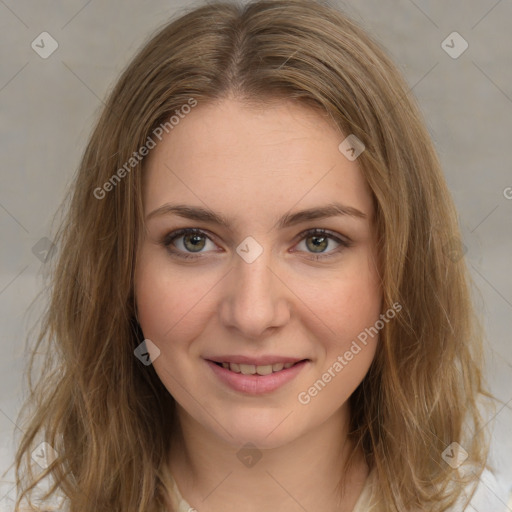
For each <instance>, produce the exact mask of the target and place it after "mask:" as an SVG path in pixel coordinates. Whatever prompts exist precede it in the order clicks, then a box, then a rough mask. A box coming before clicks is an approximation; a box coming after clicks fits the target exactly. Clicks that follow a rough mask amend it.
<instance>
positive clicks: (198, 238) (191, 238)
mask: <svg viewBox="0 0 512 512" xmlns="http://www.w3.org/2000/svg"><path fill="white" fill-rule="evenodd" d="M188 242H191V243H192V246H191V247H189V246H188V245H187V243H188ZM185 247H187V249H190V250H192V251H193V252H198V251H200V250H201V249H202V248H203V247H204V238H203V236H202V235H196V234H192V235H186V236H185Z"/></svg>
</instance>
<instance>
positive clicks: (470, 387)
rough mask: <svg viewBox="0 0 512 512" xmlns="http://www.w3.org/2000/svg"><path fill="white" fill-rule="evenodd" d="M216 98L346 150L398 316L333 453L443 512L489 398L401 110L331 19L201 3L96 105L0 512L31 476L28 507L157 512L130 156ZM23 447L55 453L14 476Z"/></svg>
mask: <svg viewBox="0 0 512 512" xmlns="http://www.w3.org/2000/svg"><path fill="white" fill-rule="evenodd" d="M227 97H236V98H239V99H242V100H244V101H246V102H250V103H253V104H262V103H264V102H266V101H268V100H273V99H281V100H287V101H294V102H300V103H301V104H304V105H307V106H309V107H310V108H312V109H316V110H317V111H319V112H322V113H323V114H324V115H327V116H329V118H330V119H332V121H333V122H334V123H335V125H336V126H337V127H339V129H340V131H341V133H343V134H345V136H347V135H348V134H354V135H355V136H356V137H357V138H358V139H360V140H361V141H362V142H363V143H364V145H365V147H366V149H365V151H364V152H363V153H362V154H361V155H360V156H359V158H358V164H359V166H360V168H361V172H362V173H363V174H364V176H365V179H366V180H367V182H368V184H369V187H370V189H371V192H372V196H373V201H374V205H375V212H376V215H375V223H376V224H375V225H376V229H377V232H378V235H379V236H378V251H379V265H380V267H379V271H380V277H381V282H382V289H383V311H386V310H388V309H389V308H390V307H392V305H393V304H394V303H395V302H397V301H398V302H399V303H400V304H401V305H402V311H401V312H400V314H399V315H397V316H396V318H395V319H394V320H393V321H392V322H388V323H386V325H385V327H384V329H382V331H381V333H380V342H379V344H378V348H377V352H376V355H375V358H374V360H373V362H372V364H371V367H370V369H369V371H368V373H367V375H366V376H365V378H364V379H363V381H362V382H361V384H360V385H359V387H358V388H357V389H356V391H355V392H354V393H353V394H352V396H351V397H350V399H349V401H350V408H351V425H350V434H349V435H350V438H351V439H353V441H354V443H353V446H354V452H353V454H354V453H355V450H356V449H361V448H362V449H363V452H364V455H365V458H366V461H367V463H368V465H369V467H370V469H373V470H374V471H375V472H376V474H377V480H376V482H377V487H376V492H377V497H378V498H379V500H380V503H381V507H382V510H383V511H385V512H392V511H393V512H397V511H401V512H403V511H404V510H412V509H415V508H418V509H421V510H429V511H431V512H438V511H439V512H440V511H446V510H448V509H449V508H450V507H451V506H453V505H454V504H455V502H456V500H458V499H459V498H461V497H464V495H465V494H464V493H465V489H466V487H467V486H468V485H469V486H470V487H472V489H473V490H472V491H471V492H470V493H469V494H467V496H468V498H467V501H469V499H470V498H471V497H472V495H473V494H474V489H475V487H476V485H472V486H471V485H470V484H476V483H477V481H478V479H479V477H480V475H481V472H482V471H483V470H484V469H485V467H486V464H487V462H486V461H487V455H488V449H489V443H488V440H487V435H486V432H485V429H484V421H483V417H482V416H481V413H480V412H479V408H478V405H479V399H480V398H481V397H489V398H492V395H491V394H490V393H489V392H488V391H486V389H485V382H484V379H483V373H482V368H483V348H482V346H483V343H482V341H483V333H482V329H481V322H480V321H479V320H478V318H477V317H476V315H475V312H474V310H475V308H474V306H473V301H472V296H471V281H470V278H469V273H468V271H467V267H466V264H465V261H464V258H463V257H462V252H461V250H460V234H459V229H458V222H457V215H456V211H455V209H454V206H453V202H452V199H451V196H450V194H449V191H448V189H447V186H446V183H445V180H444V177H443V174H442V171H441V168H440V164H439V161H438V158H437V156H436V153H435V150H434V148H433V144H432V141H431V138H430V136H429V134H428V131H427V130H426V128H425V126H424V122H423V120H422V116H421V114H420V111H419V109H418V107H417V106H416V104H415V101H414V100H413V99H412V98H411V94H410V90H409V88H408V86H407V84H406V83H405V81H404V80H403V78H402V77H401V76H400V73H399V72H398V71H397V69H396V68H395V66H394V65H393V64H392V63H391V61H390V60H389V58H388V57H387V56H386V54H385V52H384V51H383V50H382V49H381V48H380V46H379V45H378V44H377V43H376V42H374V41H373V40H372V39H371V38H370V37H369V36H368V35H367V34H366V33H365V32H364V31H363V30H362V29H361V28H360V27H359V26H358V25H357V24H355V23H354V22H353V21H351V20H350V19H348V18H347V17H346V16H345V15H344V14H342V13H341V12H339V11H338V10H337V9H334V8H333V7H330V6H328V5H326V4H324V3H320V2H315V1H307V0H263V1H255V2H250V3H248V4H246V5H236V4H234V3H229V2H220V3H219V2H216V3H212V2H209V3H208V5H205V6H202V7H199V8H195V9H193V10H190V11H189V12H187V13H185V14H183V15H181V16H180V17H179V18H177V19H175V20H173V21H172V22H170V23H167V24H166V25H165V26H164V27H163V28H162V29H160V30H159V32H158V33H157V34H156V35H154V36H153V37H152V38H151V39H150V40H149V42H147V44H146V45H145V46H144V47H143V48H142V49H141V50H140V52H139V53H138V54H137V55H136V56H135V58H134V59H133V60H132V62H131V63H130V64H129V65H128V67H127V68H126V70H125V71H124V72H123V74H122V76H121V77H120V79H119V80H118V82H117V84H116V86H115V87H114V89H113V90H112V92H111V93H110V95H109V98H108V101H107V102H106V105H105V108H104V109H103V111H102V113H101V116H100V117H99V120H98V122H97V124H96V127H95V129H94V131H93V133H92V136H91V138H90V141H89V142H88V145H87V147H86V150H85V153H84V155H83V158H82V162H81V165H80V168H79V171H78V174H77V176H76V179H75V181H74V183H73V187H72V190H71V192H70V195H69V201H68V202H66V203H65V204H64V205H63V206H64V207H65V212H66V213H65V218H64V220H63V221H62V223H61V224H60V227H59V229H58V231H57V233H56V236H55V240H54V241H55V242H56V244H57V247H58V252H57V256H56V257H54V259H53V260H54V264H53V268H52V271H51V282H50V289H49V294H48V297H49V300H48V303H47V309H46V312H45V314H44V316H43V318H42V321H41V325H40V333H39V335H38V336H37V337H34V342H33V343H32V345H33V346H32V345H31V349H30V351H31V354H32V355H31V360H30V364H29V367H28V369H27V374H28V383H29V384H28V385H29V393H30V396H28V397H27V402H26V404H25V405H24V408H23V409H22V411H21V413H20V419H19V424H20V425H21V424H22V425H23V430H24V434H23V436H22V439H21V440H20V442H19V446H18V448H17V454H16V461H15V462H16V483H17V485H18V489H19V494H18V500H17V503H16V510H17V511H18V510H21V509H20V508H18V507H20V506H21V503H22V501H23V500H26V502H28V503H29V504H30V506H31V508H30V510H44V508H37V507H38V505H35V504H34V503H32V501H33V500H31V496H32V495H33V493H35V492H36V489H38V486H39V484H40V483H41V482H43V481H44V480H45V479H46V478H48V479H50V482H51V485H50V486H49V487H48V488H47V492H46V495H45V496H41V500H42V502H44V500H45V499H46V498H49V497H52V496H53V495H55V494H56V493H61V496H62V498H63V499H65V501H66V503H68V505H69V510H71V511H72V512H90V511H91V510H94V511H95V512H116V511H119V512H121V511H122V512H132V511H133V512H153V511H154V512H157V511H163V510H164V507H165V505H166V503H167V502H166V498H165V496H166V493H168V492H170V488H169V484H168V479H167V477H166V475H167V474H168V473H167V471H168V469H169V468H168V465H167V463H168V453H169V449H170V433H171V435H172V432H173V428H174V426H175V419H176V415H175V402H174V399H173V398H172V396H171V395H170V394H169V392H168V391H167V390H166V388H165V387H164V386H163V384H162V383H161V381H160V379H159V378H158V376H157V374H156V372H155V371H154V369H153V367H146V366H144V365H143V364H141V362H140V361H139V359H138V358H137V357H135V356H134V349H135V348H136V347H137V346H138V345H139V344H140V343H141V341H142V340H143V334H142V332H141V330H140V327H139V325H138V323H137V321H136V311H135V297H134V291H133V281H134V266H135V261H136V257H137V252H138V247H139V244H140V240H141V234H143V229H144V224H143V207H142V193H141V191H142V175H143V172H144V164H145V160H144V159H140V161H130V158H132V156H133V154H134V153H137V152H139V150H140V148H141V147H143V146H144V145H145V144H147V142H148V137H151V136H152V134H153V133H154V130H155V129H156V128H157V127H158V126H160V125H161V123H165V122H166V121H168V120H169V118H170V116H171V115H173V114H174V113H175V112H176V110H179V109H180V108H181V107H182V106H183V105H185V104H187V103H189V102H190V99H191V98H192V99H193V100H194V101H197V104H199V105H201V104H206V103H208V102H212V101H215V100H218V99H224V98H227ZM341 140H342V139H340V142H341ZM126 162H130V165H129V167H126ZM123 166H125V167H124V169H125V171H126V172H125V173H121V174H122V179H120V180H116V181H112V177H113V175H115V174H116V173H118V174H117V175H118V177H119V171H118V170H119V169H121V168H123ZM107 182H109V183H110V186H108V185H104V184H106V183H107ZM99 189H102V190H103V192H101V193H98V190H99ZM95 191H96V192H95ZM107 192H108V193H107ZM41 355H42V359H39V357H40V356H41ZM35 373H37V382H36V384H35V385H34V379H33V377H34V374H35ZM43 441H44V442H46V443H48V445H50V446H51V447H52V448H53V450H55V452H51V453H52V457H51V460H50V461H49V462H48V464H49V465H48V467H46V468H45V469H42V470H41V469H38V468H37V466H35V465H34V464H33V462H32V460H31V459H32V453H33V450H34V449H36V447H37V446H39V445H40V443H41V442H43ZM452 443H458V444H459V445H460V446H461V447H462V448H463V449H464V450H465V452H467V454H468V459H467V460H466V462H465V464H463V465H462V466H461V467H460V468H459V469H454V468H452V466H451V465H450V464H448V463H447V462H445V460H444V459H443V456H442V454H443V452H445V450H446V449H447V447H449V446H450V445H452ZM44 446H46V445H44ZM453 446H456V445H452V446H451V448H448V450H453ZM47 451H49V450H48V449H47ZM450 453H451V454H452V455H453V451H452V452H450ZM461 453H463V452H461ZM350 461H351V458H349V460H348V462H347V465H346V466H345V467H344V468H340V478H341V477H342V474H343V472H344V471H346V470H347V468H348V467H349V465H350ZM462 468H465V470H464V471H461V469H462ZM468 468H470V469H469V470H468ZM34 470H35V471H34ZM42 494H45V493H42Z"/></svg>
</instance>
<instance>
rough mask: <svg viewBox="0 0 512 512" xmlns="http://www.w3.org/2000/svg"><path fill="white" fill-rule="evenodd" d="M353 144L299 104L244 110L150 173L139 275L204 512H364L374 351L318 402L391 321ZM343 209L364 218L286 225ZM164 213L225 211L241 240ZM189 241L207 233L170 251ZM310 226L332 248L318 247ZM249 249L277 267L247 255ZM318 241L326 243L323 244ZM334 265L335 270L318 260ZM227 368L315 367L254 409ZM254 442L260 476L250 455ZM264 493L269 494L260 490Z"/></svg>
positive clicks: (215, 114)
mask: <svg viewBox="0 0 512 512" xmlns="http://www.w3.org/2000/svg"><path fill="white" fill-rule="evenodd" d="M344 138H345V136H344V135H343V134H341V133H340V132H339V130H337V129H336V128H335V127H334V126H333V124H332V123H330V122H328V120H327V119H326V117H325V116H322V115H320V114H319V113H318V112H315V111H313V110H310V109H308V108H306V107H304V106H300V105H297V104H294V103H291V102H287V101H284V102H283V101H280V102H273V103H271V104H266V105H264V106H261V107H260V108H255V107H254V106H248V105H247V104H244V103H243V102H241V101H240V100H237V99H236V98H227V99H224V100H222V101H219V102H217V103H208V104H199V105H198V106H197V107H196V108H194V109H193V111H192V112H191V113H190V114H188V115H187V116H186V118H185V119H183V120H181V121H180V124H179V125H177V126H175V127H174V129H173V130H172V131H171V132H170V133H169V134H168V135H166V136H165V137H164V138H163V140H162V142H161V143H159V144H158V145H157V147H156V148H155V149H154V150H152V152H151V153H150V155H149V158H148V160H147V163H146V169H145V176H144V188H143V201H144V211H145V215H146V232H145V238H144V240H143V241H142V243H141V245H140V247H139V257H138V261H137V265H136V274H135V294H136V302H137V311H138V320H139V323H140V325H141V327H142V330H143V332H144V335H145V338H146V339H150V340H151V341H152V342H153V343H154V344H155V345H156V346H157V347H158V348H159V350H160V354H159V356H158V357H156V358H154V361H153V365H154V368H155V370H156V372H157V374H158V376H159V377H160V379H161V380H162V382H163V384H164V385H165V387H166V388H167V389H168V391H169V393H171V394H172V395H173V397H174V398H175V400H176V401H177V404H178V409H177V410H178V418H179V425H177V429H178V432H177V433H176V435H173V440H174V441H173V450H172V451H171V453H170V456H169V461H170V467H171V471H172V473H173V475H174V477H175V479H176V482H177V484H178V487H179V489H180V491H181V493H182V494H183V496H184V498H185V499H186V500H187V501H188V502H189V503H190V504H191V505H192V506H193V507H195V508H196V509H197V510H199V511H200V512H209V511H221V510H222V511H225V512H230V511H232V510H233V511H235V510H236V511H239V510H245V511H249V512H251V511H256V510H258V511H260V510H281V511H284V512H288V511H293V512H298V511H303V510H304V509H306V510H326V511H330V510H333V511H334V510H337V511H339V510H342V511H346V512H349V511H351V510H352V508H353V506H354V504H355V502H356V500H357V498H358V497H359V495H360V493H361V490H362V488H363V485H364V481H365V479H366V477H367V474H368V468H367V466H366V464H365V463H364V461H363V459H362V454H361V453H358V459H356V460H357V462H356V464H355V466H354V469H353V470H352V471H351V472H350V473H349V475H348V477H347V480H346V484H347V491H346V494H345V495H344V496H343V499H342V501H341V505H340V504H339V503H338V500H339V492H338V490H337V488H336V486H337V484H338V483H339V480H340V478H341V466H342V463H343V461H344V460H345V457H346V453H347V449H348V448H349V444H348V442H347V439H346V432H347V425H348V421H349V414H350V411H349V408H348V402H347V400H348V398H349V396H350V395H351V394H352V392H353V391H354V390H355V389H356V388H357V386H358V385H359V383H360V382H361V381H362V379H363V377H364V376H365V374H366V373H367V371H368V368H369V366H370V364H371V362H372V360H373V358H374V355H375V351H376V347H377V343H378V339H377V337H376V338H373V340H371V341H370V342H369V343H368V344H367V345H366V346H362V350H361V351H360V352H359V353H358V354H357V355H355V356H354V358H353V359H352V360H351V361H350V362H349V363H348V364H347V365H346V366H345V367H344V368H343V370H342V371H341V372H339V373H337V374H336V376H335V377H334V378H332V379H331V381H330V382H329V383H328V384H327V385H326V386H325V387H324V388H323V389H322V391H321V392H319V393H318V394H317V396H315V397H314V398H312V399H311V401H310V402H309V403H308V404H307V405H304V404H301V403H299V401H298V398H297V396H298V393H299V392H301V391H307V390H308V388H310V387H311V386H312V384H313V383H314V382H315V381H317V380H318V379H319V378H320V377H321V376H322V374H323V373H324V372H325V371H327V369H328V368H329V367H332V365H333V363H334V362H335V361H336V360H337V357H338V356H339V355H342V354H344V353H345V352H346V351H347V350H348V349H349V347H350V345H351V343H352V341H353V340H355V339H356V338H357V335H358V334H359V333H361V332H362V331H363V330H364V329H365V328H366V327H369V326H371V325H373V324H374V323H375V322H376V321H377V320H378V318H379V314H380V313H381V300H382V293H381V288H380V284H379V279H378V275H377V270H376V242H375V240H376V237H375V233H374V230H373V227H372V217H373V214H374V212H373V206H372V200H371V195H370V191H369V188H368V186H367V184H366V182H365V180H364V177H363V175H362V174H361V171H360V169H359V167H358V165H357V160H356V161H353V162H352V161H349V160H348V159H347V158H345V156H344V155H342V154H341V152H340V151H339V150H338V145H339V144H340V142H341V141H342V140H343V139H344ZM331 202H339V203H342V204H343V205H345V206H350V207H352V208H355V209H357V210H359V211H360V212H362V213H363V214H364V215H365V217H364V218H359V217H355V216H350V215H338V216H330V217H326V218H320V219H312V220H305V221H302V222H301V223H299V224H296V225H293V226H288V227H284V228H283V227H279V226H278V225H277V221H278V219H279V218H280V217H281V216H283V215H285V214H287V213H295V212H297V211H300V210H305V209H309V208H313V207H322V206H325V205H327V204H329V203H331ZM166 203H173V204H174V203H179V204H187V205H190V206H195V207H203V208H208V209H210V210H213V211H214V212H216V213H217V214H220V215H222V216H224V217H226V218H227V219H229V220H230V221H231V225H230V226H229V227H226V226H222V225H218V224H216V223H214V222H211V221H204V220H191V219H187V218H184V217H181V216H178V215H176V214H174V213H167V214H166V213H160V214H158V213H156V214H153V215H152V216H151V217H150V218H149V217H148V216H149V215H150V214H151V212H153V211H155V210H156V209H158V208H160V207H161V206H162V205H164V204H166ZM180 228H198V229H200V230H204V231H205V232H206V234H207V237H206V238H201V237H200V238H199V242H201V243H200V249H201V250H200V252H199V253H197V252H193V248H194V245H193V244H191V243H190V240H188V243H187V244H186V245H184V243H185V241H186V240H185V238H184V237H183V236H181V238H177V239H175V240H174V242H171V244H170V248H171V249H174V250H175V251H176V252H178V253H180V252H181V254H183V253H185V254H186V253H188V254H192V255H193V256H198V257H197V258H196V259H183V258H180V257H179V256H177V255H176V254H175V253H173V252H171V250H170V249H169V248H168V247H165V245H164V244H163V243H162V239H164V238H165V236H166V235H168V234H169V233H172V232H173V231H176V230H178V229H180ZM312 228H319V229H321V228H323V229H325V230H328V231H329V232H330V234H332V236H334V237H338V238H339V239H341V240H347V239H348V240H350V242H351V245H350V246H349V247H344V246H343V245H341V244H340V243H338V242H336V240H334V239H331V238H328V239H327V241H325V240H324V242H323V244H320V248H316V250H315V247H316V246H315V245H314V244H313V243H312V242H314V241H317V242H318V238H316V239H315V236H314V235H306V236H304V235H302V236H301V234H302V233H303V232H304V231H306V230H308V229H312ZM248 236H251V237H253V238H254V239H255V240H256V241H257V242H258V244H259V245H260V246H261V247H262V248H263V253H262V254H261V255H260V256H259V257H258V258H256V259H255V261H253V262H252V263H247V262H246V261H244V259H242V258H241V257H240V256H239V255H238V253H237V252H236V248H237V246H238V245H239V244H240V243H241V242H242V241H243V240H244V239H245V238H246V237H248ZM317 236H320V237H321V235H317ZM322 254H323V255H326V257H325V258H324V259H319V260H318V259H315V258H316V257H317V256H319V255H320V256H321V255H322ZM216 354H217V355H218V354H241V355H250V356H258V355H262V354H273V355H275V354H278V355H282V356H292V357H297V358H299V359H306V358H307V359H309V361H308V363H307V365H306V366H305V367H304V368H303V369H302V370H301V372H300V373H299V374H298V375H297V376H296V377H295V378H294V379H293V380H292V381H290V382H288V383H286V384H285V385H284V386H282V387H281V388H279V389H277V390H275V391H273V392H271V393H267V394H263V395H258V396H253V395H247V394H246V393H242V392H239V391H234V390H232V389H231V388H229V387H227V386H226V385H225V384H224V383H222V382H221V381H220V380H219V379H218V377H217V376H216V375H215V374H214V372H213V371H212V370H211V368H210V367H209V366H208V364H207V363H206V361H205V359H204V358H206V357H212V356H214V355H216ZM248 442H250V443H252V444H254V445H255V446H256V447H257V449H258V450H259V453H260V454H261V459H260V460H259V461H258V462H257V464H255V465H254V466H252V467H246V466H245V465H244V464H242V463H241V462H240V460H239V458H238V457H237V452H238V451H239V450H240V448H241V447H242V446H243V445H245V444H246V443H248ZM255 482H257V485H255Z"/></svg>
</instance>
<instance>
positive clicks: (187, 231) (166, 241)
mask: <svg viewBox="0 0 512 512" xmlns="http://www.w3.org/2000/svg"><path fill="white" fill-rule="evenodd" d="M185 235H201V236H204V237H206V238H208V239H209V240H210V241H211V242H213V240H212V239H211V238H210V237H209V236H208V234H207V233H206V232H204V231H202V230H200V229H197V228H184V229H178V230H177V231H173V232H172V233H169V234H167V235H165V236H164V238H163V239H162V241H161V244H162V245H163V246H164V247H165V248H166V249H167V250H168V251H169V252H171V253H172V254H173V255H175V256H177V257H179V258H183V259H198V258H201V257H202V256H201V254H203V253H199V252H198V253H197V255H195V254H192V253H186V252H183V251H180V250H176V249H172V248H171V247H172V242H174V241H175V240H176V239H178V238H180V237H182V236H185ZM298 236H299V237H300V238H299V242H301V241H302V240H304V239H306V238H308V237H311V236H324V237H326V238H328V239H330V240H334V241H335V242H337V243H339V244H340V246H339V247H337V248H336V249H333V250H332V251H330V252H328V253H318V254H315V253H310V254H311V255H312V258H311V259H313V260H315V261H318V260H323V259H327V258H331V257H333V256H335V255H337V254H338V253H340V252H341V251H342V250H343V249H346V248H348V247H351V246H352V242H350V241H348V240H343V239H341V238H339V237H337V236H335V235H334V234H332V233H331V232H329V231H327V230H325V229H320V228H313V229H308V230H307V231H303V232H302V233H301V234H300V235H298ZM299 242H297V243H299Z"/></svg>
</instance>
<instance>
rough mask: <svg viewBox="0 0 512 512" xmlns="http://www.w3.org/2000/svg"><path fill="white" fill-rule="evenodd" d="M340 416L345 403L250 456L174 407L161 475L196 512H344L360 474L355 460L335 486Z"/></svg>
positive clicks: (344, 447) (341, 445)
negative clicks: (165, 469)
mask: <svg viewBox="0 0 512 512" xmlns="http://www.w3.org/2000/svg"><path fill="white" fill-rule="evenodd" d="M348 411H349V409H348V403H346V404H345V405H344V406H343V407H342V408H340V410H339V411H338V412H337V413H336V414H335V415H333V416H331V417H330V418H328V419H327V420H326V421H325V422H323V423H321V424H320V425H318V427H316V428H315V429H312V430H309V431H308V432H307V433H305V434H304V435H302V436H300V437H298V438H295V439H293V440H291V441H290V442H288V443H286V444H284V445H280V446H278V447H273V448H266V449H257V448H255V450H254V451H251V450H250V449H249V450H248V449H247V448H246V449H245V450H244V449H243V448H242V447H241V446H238V445H237V446H233V445H232V444H229V443H228V442H227V441H226V440H224V439H222V438H219V437H218V436H217V435H215V434H214V433H212V432H211V431H209V430H206V429H204V428H203V427H202V426H201V425H200V424H199V423H197V422H196V421H195V420H194V419H193V418H192V417H191V416H190V415H188V414H187V413H186V412H185V411H184V410H183V409H181V408H180V407H179V406H178V424H177V429H176V431H175V432H176V435H174V436H173V442H172V450H171V457H170V459H169V460H170V464H169V467H170V470H171V473H172V474H173V476H174V478H175V480H176V483H177V485H178V488H179V489H180V491H181V494H182V495H183V498H184V499H185V500H186V501H187V502H188V503H189V504H190V505H191V506H192V507H194V508H196V509H197V510H198V511H199V512H217V511H221V510H222V511H223V512H231V511H235V510H236V511H240V510H241V509H242V510H245V511H247V512H252V511H260V510H274V509H278V510H280V511H282V512H288V511H290V512H291V511H294V512H296V511H298V510H304V509H305V510H325V511H331V510H332V511H334V510H336V511H337V512H345V511H346V512H350V511H351V510H352V509H353V507H354V505H355V502H356V501H357V498H358V497H359V494H360V493H361V490H362V488H363V486H364V481H365V479H366V477H367V475H368V467H367V466H366V463H365V462H364V459H363V457H362V453H361V452H356V457H355V459H354V464H353V466H351V468H350V470H349V472H348V474H347V475H346V478H345V479H343V475H342V467H343V464H344V463H345V461H346V459H347V457H348V455H349V452H350V450H351V449H352V445H351V443H350V441H349V440H348V438H347V429H348V420H349V413H348ZM255 444H256V443H255ZM251 457H252V458H251ZM258 458H259V460H257V462H255V461H256V459H258ZM240 459H242V460H240ZM342 487H343V488H344V492H341V489H342Z"/></svg>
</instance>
